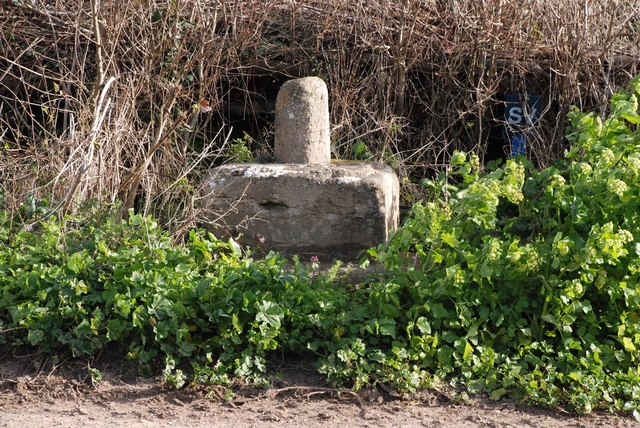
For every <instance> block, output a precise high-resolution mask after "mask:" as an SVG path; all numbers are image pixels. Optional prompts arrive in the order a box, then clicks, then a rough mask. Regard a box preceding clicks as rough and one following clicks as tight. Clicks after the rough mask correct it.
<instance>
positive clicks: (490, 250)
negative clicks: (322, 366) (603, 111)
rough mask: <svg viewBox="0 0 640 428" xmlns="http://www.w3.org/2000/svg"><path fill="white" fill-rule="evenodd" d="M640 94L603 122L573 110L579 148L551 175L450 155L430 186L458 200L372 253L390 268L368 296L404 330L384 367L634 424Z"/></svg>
mask: <svg viewBox="0 0 640 428" xmlns="http://www.w3.org/2000/svg"><path fill="white" fill-rule="evenodd" d="M639 97H640V78H636V79H635V80H634V81H633V82H632V85H631V90H630V91H629V92H627V93H620V94H617V95H615V96H614V97H613V99H612V102H611V114H610V116H609V117H608V118H606V119H604V120H602V119H601V118H599V117H597V116H596V115H594V114H585V113H581V112H579V111H578V110H574V111H572V112H571V113H570V115H569V120H570V125H571V126H570V130H569V132H568V134H567V139H568V140H569V142H570V143H571V147H572V148H571V149H570V150H569V151H568V152H567V153H566V156H565V158H564V159H562V160H560V161H559V162H557V163H556V164H555V165H554V166H552V167H549V168H546V169H544V170H535V169H533V168H532V167H531V165H530V164H529V163H528V162H527V161H526V160H524V159H510V160H508V161H507V162H506V165H505V166H504V167H502V168H495V169H494V170H493V171H491V172H488V173H486V174H483V175H479V174H478V173H477V166H474V164H477V161H475V160H474V159H473V156H472V157H471V159H467V156H466V155H464V154H463V153H455V154H454V155H453V157H452V170H451V172H450V174H449V175H447V176H444V177H441V179H440V182H436V183H430V185H431V187H433V188H438V189H440V188H442V189H445V190H446V191H447V193H450V196H449V197H448V198H440V199H437V200H435V201H433V202H428V203H421V204H418V205H416V206H415V207H414V208H413V210H412V213H411V216H410V218H409V219H408V220H407V222H406V223H405V224H404V225H403V227H402V228H401V229H400V230H399V231H398V233H397V234H396V236H395V237H394V238H393V239H392V240H391V242H390V244H389V245H387V246H382V247H380V248H378V249H377V250H375V251H374V250H372V251H371V254H372V255H373V256H374V257H375V259H377V260H378V261H380V262H382V263H384V264H385V266H386V274H385V277H384V280H383V281H381V282H380V283H378V284H374V285H372V297H374V298H375V299H376V301H377V302H378V303H377V304H383V303H386V304H391V306H392V307H393V310H390V311H389V312H388V318H389V319H390V320H392V321H393V322H394V323H395V324H396V325H397V326H400V325H402V326H403V328H402V329H400V328H398V329H397V334H396V336H397V337H395V338H394V339H395V340H394V342H393V343H394V348H392V349H391V351H392V352H388V351H387V352H386V354H385V355H386V357H385V363H386V360H387V359H388V360H396V359H397V358H396V357H395V355H397V354H398V352H394V349H396V348H400V349H403V350H404V351H405V352H404V353H403V358H402V360H403V361H406V360H410V361H412V364H413V365H412V367H411V368H412V370H413V371H415V372H422V371H426V372H428V373H431V374H435V375H436V377H437V378H438V379H440V380H450V381H451V382H452V383H454V384H463V385H465V386H466V387H467V388H468V390H470V391H471V392H487V393H490V394H491V396H492V397H494V398H497V397H500V396H502V395H504V394H509V395H516V396H520V397H522V398H523V399H525V400H530V401H533V402H538V403H543V404H546V405H551V406H554V405H558V404H562V403H568V404H569V405H570V406H572V407H573V408H574V409H576V410H579V411H584V412H588V411H590V410H591V409H593V408H595V407H607V408H613V409H623V410H628V411H634V412H635V415H636V417H638V413H637V412H638V411H637V409H638V407H639V406H640V285H639V273H640V209H639V208H640V207H639V205H640V130H639V129H638V124H640V115H639V114H638V99H639ZM452 182H457V183H458V184H457V185H456V186H455V187H454V186H453V185H451V183H452ZM379 302H383V303H379ZM373 359H378V357H377V356H374V357H373Z"/></svg>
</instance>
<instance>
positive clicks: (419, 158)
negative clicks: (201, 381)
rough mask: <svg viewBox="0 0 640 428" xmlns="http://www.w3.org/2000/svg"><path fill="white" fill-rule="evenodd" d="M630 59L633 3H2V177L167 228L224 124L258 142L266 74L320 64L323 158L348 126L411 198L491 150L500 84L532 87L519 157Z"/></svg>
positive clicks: (549, 138)
mask: <svg viewBox="0 0 640 428" xmlns="http://www.w3.org/2000/svg"><path fill="white" fill-rule="evenodd" d="M639 66H640V4H638V2H637V1H635V0H584V1H565V0H562V1H561V0H552V1H546V0H521V1H511V0H483V1H478V0H444V1H442V0H440V1H436V0H432V1H428V0H393V1H392V0H326V1H301V0H289V1H286V2H283V1H280V0H235V1H232V0H217V1H216V0H174V1H154V0H145V1H141V0H130V1H125V2H121V1H115V0H92V1H90V2H86V1H80V0H39V1H28V0H0V143H1V144H0V192H2V194H3V195H4V205H5V206H6V207H7V208H8V209H10V210H12V211H14V212H19V210H18V208H19V206H20V205H21V204H23V203H24V202H25V200H26V199H27V197H28V196H29V195H31V196H32V197H33V198H35V199H37V200H44V199H46V200H48V201H49V207H55V208H57V209H59V210H65V211H67V212H74V211H75V210H77V209H78V207H79V206H81V205H82V203H84V202H86V201H97V202H99V203H109V204H115V203H116V201H121V202H122V203H123V205H124V208H125V209H126V208H128V207H134V206H135V207H136V208H137V209H139V210H144V211H146V212H148V213H152V214H155V215H158V216H160V218H161V219H162V220H163V222H164V224H165V225H168V226H170V228H171V229H172V230H173V231H174V232H180V231H181V230H185V229H186V228H189V227H191V226H193V225H195V224H197V223H198V221H199V220H200V219H201V217H202V212H201V207H200V205H199V197H200V179H201V177H202V176H203V174H202V171H203V169H206V168H208V167H209V166H210V165H212V164H217V163H220V162H222V161H224V153H225V150H226V146H227V143H228V141H229V139H230V137H231V138H233V137H235V136H239V135H241V134H242V133H243V132H246V133H247V134H248V135H249V136H250V137H251V139H250V142H251V148H252V150H253V151H254V152H255V153H256V154H268V153H269V151H270V150H271V145H270V144H271V140H272V136H273V129H272V126H273V114H272V110H273V105H274V102H275V96H276V94H277V90H278V87H279V86H280V85H281V84H282V83H283V82H284V81H286V80H287V79H289V78H293V77H300V76H304V75H317V76H320V77H322V78H323V79H324V80H325V81H326V82H327V84H328V86H329V91H330V106H331V115H332V124H333V129H332V141H333V142H334V145H333V150H334V155H335V156H337V157H349V156H351V151H352V148H353V145H354V144H355V143H356V142H358V141H359V140H362V141H364V142H365V143H366V145H367V147H368V149H369V151H370V152H371V155H372V156H373V158H375V159H379V160H382V161H385V162H389V163H392V164H393V165H394V166H395V167H396V168H397V169H398V172H399V174H400V175H401V176H402V177H403V178H406V179H407V180H404V183H405V186H406V187H405V189H404V193H405V195H410V194H411V193H412V192H416V195H414V196H419V191H418V189H417V187H416V186H412V185H411V181H412V179H415V178H418V177H420V176H423V175H425V174H431V173H433V172H434V171H438V170H439V169H441V168H442V167H443V166H444V165H445V164H446V163H447V161H448V156H449V155H450V153H451V151H452V150H453V149H464V150H473V151H475V152H476V153H478V154H479V155H480V157H481V159H483V160H488V159H491V158H495V157H499V156H503V155H504V154H506V150H505V147H504V146H505V144H506V140H505V139H504V138H503V136H502V135H501V132H502V130H503V127H504V119H503V116H504V114H503V110H504V96H505V94H507V93H518V92H528V93H535V94H537V95H540V96H542V99H543V105H544V111H543V112H542V115H541V117H540V121H539V123H538V124H537V126H535V127H532V128H531V129H529V130H527V133H528V136H527V137H528V151H529V152H528V156H529V157H530V158H531V159H533V160H534V161H535V162H536V163H537V164H539V165H547V164H548V163H549V162H551V161H552V160H553V159H555V158H556V157H557V156H558V155H559V154H561V153H562V151H563V150H564V142H563V135H564V126H565V119H564V118H565V115H566V113H567V111H568V109H569V108H570V106H571V105H577V106H578V107H580V108H581V109H596V110H604V109H606V106H607V99H608V98H609V96H610V95H611V94H612V93H613V92H615V91H616V90H618V89H620V88H621V87H623V86H624V85H626V83H627V82H628V81H629V80H630V78H631V77H632V76H633V75H634V74H637V73H638V67H639ZM23 213H24V209H23ZM25 221H26V219H25Z"/></svg>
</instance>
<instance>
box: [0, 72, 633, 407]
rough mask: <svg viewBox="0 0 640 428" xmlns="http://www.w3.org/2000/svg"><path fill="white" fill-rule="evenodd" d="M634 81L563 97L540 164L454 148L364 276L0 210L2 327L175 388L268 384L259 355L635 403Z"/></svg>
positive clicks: (143, 223)
mask: <svg viewBox="0 0 640 428" xmlns="http://www.w3.org/2000/svg"><path fill="white" fill-rule="evenodd" d="M639 97H640V78H637V79H635V80H634V81H633V83H632V86H631V88H630V90H629V91H628V92H625V93H620V94H617V95H615V96H614V97H613V99H612V106H611V114H610V116H609V117H607V118H605V119H601V118H599V117H597V116H596V115H594V114H586V113H582V112H579V111H577V110H574V111H572V112H571V114H570V115H569V120H570V123H571V127H570V130H569V133H568V134H567V139H568V140H569V142H570V143H571V144H572V147H571V149H570V150H568V152H567V154H566V156H565V157H564V158H563V159H562V160H561V161H559V162H557V163H556V164H554V165H553V166H551V167H549V168H546V169H543V170H536V169H534V168H533V167H532V165H531V164H529V163H528V162H526V161H525V160H523V159H511V160H508V161H507V162H506V163H505V164H504V165H503V166H495V167H494V168H493V169H490V170H489V171H487V172H486V173H484V174H480V172H479V165H478V160H477V158H475V157H474V156H467V155H466V154H464V153H460V152H456V153H454V154H453V155H452V158H451V165H450V168H449V169H448V171H447V173H446V174H443V175H442V176H440V177H439V178H438V179H437V180H434V181H431V182H429V181H425V182H424V184H425V186H429V187H430V188H431V189H432V190H433V192H432V193H433V195H434V198H433V200H430V201H425V202H421V203H418V204H416V205H415V206H414V207H413V209H412V211H411V214H410V216H409V218H408V219H407V221H406V222H405V224H404V225H403V226H402V227H401V228H400V229H399V230H398V231H397V233H396V234H395V236H393V238H392V239H391V240H390V241H389V242H388V243H387V244H385V245H381V246H379V247H377V248H374V249H371V250H369V256H370V257H369V259H368V260H365V261H364V263H367V262H370V261H371V260H373V261H376V262H377V263H380V264H381V265H383V267H384V270H383V272H384V273H383V274H382V275H378V276H376V277H373V278H371V279H370V280H369V282H368V283H364V284H357V285H348V284H343V283H342V282H341V280H340V278H339V276H338V274H337V272H338V265H336V266H335V267H334V269H332V270H331V271H330V272H328V273H322V274H321V273H320V272H318V269H317V268H318V266H317V261H316V260H313V261H312V263H311V265H310V266H308V265H305V264H304V263H302V262H301V261H300V260H299V259H295V258H294V260H293V261H291V262H290V261H288V260H285V259H284V258H283V257H282V256H281V255H279V254H276V253H269V254H268V255H267V256H265V257H264V258H262V259H253V258H252V257H251V254H250V253H245V252H242V251H241V250H240V248H239V246H238V245H237V243H235V242H234V241H233V240H220V239H217V238H216V237H215V236H213V235H212V234H210V233H207V232H205V231H197V230H194V231H191V232H190V233H189V235H188V237H187V239H186V240H185V242H184V243H181V244H175V243H174V242H173V241H172V239H171V238H170V237H169V236H168V235H167V234H166V233H165V232H164V231H163V230H161V229H160V227H159V226H158V224H157V222H156V221H155V220H154V219H152V218H150V217H145V216H142V215H140V214H135V213H134V212H133V211H130V212H129V217H128V218H127V219H126V220H121V219H120V215H119V209H115V210H113V211H112V212H110V211H100V210H96V211H88V212H87V213H86V215H78V216H72V217H66V218H64V219H56V218H55V216H51V217H49V218H47V219H45V220H43V221H41V222H40V223H39V227H38V228H35V230H25V229H24V228H23V227H20V222H19V221H17V220H16V219H13V218H11V216H10V215H8V213H7V212H6V211H3V210H0V244H2V245H0V325H1V326H2V333H0V343H1V344H3V345H5V346H12V347H14V349H21V348H22V347H25V346H28V347H30V348H31V349H35V350H36V351H37V352H36V353H40V354H41V355H43V354H47V355H49V354H70V355H72V356H75V357H86V358H92V357H93V356H95V355H96V354H97V353H99V352H101V351H102V350H104V349H105V348H107V347H109V348H110V349H112V350H114V351H115V352H118V351H119V352H120V355H121V356H122V357H123V358H125V357H126V358H128V359H130V360H132V361H134V362H136V363H137V364H139V367H140V370H141V372H142V373H147V374H151V373H162V375H163V376H164V379H165V381H166V382H167V383H168V384H170V385H172V386H174V387H176V388H181V387H184V386H186V385H188V384H189V383H190V382H196V383H203V384H212V383H216V384H225V383H230V382H232V380H233V379H234V378H241V379H244V380H246V381H249V382H252V383H255V384H267V383H268V375H267V364H268V361H269V358H270V356H271V355H272V354H273V353H275V352H277V353H279V354H287V355H292V354H299V355H306V356H309V355H311V356H314V357H316V359H317V364H318V370H319V371H320V372H321V373H323V374H324V375H325V376H326V378H327V380H328V381H329V382H332V383H336V384H343V385H348V386H351V387H353V388H355V389H357V388H361V387H363V386H366V385H371V386H375V385H381V386H382V385H384V387H385V388H387V387H392V388H394V389H396V390H398V391H409V392H410V391H413V390H415V389H417V388H423V387H431V386H441V385H443V384H448V385H450V386H453V387H454V388H457V389H458V390H460V391H462V392H463V393H464V394H468V393H472V394H487V395H489V396H490V397H491V398H493V399H500V398H501V397H505V396H510V397H515V398H518V399H520V400H521V401H523V402H527V403H536V404H543V405H547V406H558V405H563V406H567V407H570V408H572V409H573V410H575V411H578V412H584V413H587V412H590V411H592V410H594V409H608V410H612V411H626V412H630V413H632V414H634V416H635V417H636V418H637V419H640V415H639V414H638V410H637V409H638V408H639V407H640V363H639V361H640V288H639V287H640V286H639V285H638V284H639V279H640V278H639V275H640V207H639V206H638V205H639V204H640V194H639V192H640V130H639V129H638V122H639V121H640V113H639V111H638V98H639ZM89 376H90V377H91V379H92V381H93V382H98V381H99V378H100V373H99V372H98V371H93V370H90V371H89Z"/></svg>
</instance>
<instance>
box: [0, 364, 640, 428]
mask: <svg viewBox="0 0 640 428" xmlns="http://www.w3.org/2000/svg"><path fill="white" fill-rule="evenodd" d="M45 366H47V369H46V370H45V369H43V370H40V371H37V370H34V369H33V361H32V358H30V357H29V356H28V355H27V356H24V357H19V358H16V357H8V356H7V354H5V355H4V356H3V357H2V358H0V426H1V427H20V428H23V427H47V428H48V427H84V426H90V427H116V426H117V427H118V428H128V427H234V428H243V427H305V428H314V427H576V428H577V427H585V428H591V427H640V424H639V423H637V422H635V421H634V420H633V419H632V418H630V417H623V416H619V415H609V414H594V415H589V416H583V417H576V416H574V415H570V414H569V413H567V412H565V411H562V409H558V410H556V411H547V410H540V409H526V408H522V407H520V406H518V405H516V404H515V403H513V402H511V401H499V402H493V401H490V400H485V399H475V400H473V401H472V402H467V403H460V402H455V401H453V400H451V399H450V398H448V397H447V396H446V394H440V393H435V392H422V393H419V394H416V395H414V396H412V397H409V398H404V399H398V398H393V397H391V396H390V395H389V392H390V391H386V392H385V391H376V390H370V391H364V392H361V393H359V394H355V393H353V392H351V391H348V390H339V389H333V388H328V387H326V385H323V383H322V379H321V378H320V377H319V376H318V375H317V374H316V373H315V372H314V371H313V370H312V369H310V368H309V365H308V364H305V363H304V362H297V363H294V364H289V365H287V366H282V367H279V368H277V370H275V371H274V373H275V374H274V377H273V381H272V385H271V387H270V388H268V389H255V388H248V387H234V388H231V389H229V388H225V387H209V388H204V387H197V388H184V389H182V390H177V391H176V390H171V389H169V388H167V387H165V386H164V385H163V384H162V383H161V382H160V381H159V380H158V379H145V378H140V377H137V376H136V375H135V374H134V372H135V371H134V370H132V369H130V368H127V367H126V366H122V364H121V363H118V362H111V363H108V364H103V365H102V366H101V367H100V368H101V372H102V374H103V379H102V380H101V381H100V382H98V383H96V384H93V383H92V381H91V378H90V377H89V376H88V374H87V366H86V362H85V363H77V362H75V363H64V364H58V365H53V364H44V365H43V367H45Z"/></svg>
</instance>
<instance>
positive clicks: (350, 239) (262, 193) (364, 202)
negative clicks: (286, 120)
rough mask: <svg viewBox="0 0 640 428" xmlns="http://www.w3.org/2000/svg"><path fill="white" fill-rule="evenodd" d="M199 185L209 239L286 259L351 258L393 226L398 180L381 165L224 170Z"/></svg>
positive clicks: (386, 234) (251, 166)
mask: <svg viewBox="0 0 640 428" xmlns="http://www.w3.org/2000/svg"><path fill="white" fill-rule="evenodd" d="M207 187H208V193H207V196H206V197H205V200H204V204H205V207H207V209H208V212H209V219H210V220H211V222H212V225H211V229H212V231H213V232H214V234H216V236H218V237H220V238H224V237H225V236H226V235H227V234H229V233H231V234H233V235H236V236H237V235H238V234H241V235H242V236H241V237H240V238H239V242H240V243H242V244H246V245H251V246H254V247H255V246H258V247H262V248H265V249H273V250H276V251H281V252H283V253H286V254H299V255H309V256H311V255H316V256H318V257H320V258H321V259H331V258H343V259H345V258H346V259H349V258H354V257H356V256H357V255H358V254H359V252H361V251H362V250H364V249H367V248H369V247H372V246H375V245H377V244H380V243H382V242H385V241H386V240H387V239H388V238H389V235H390V234H391V233H392V232H393V231H394V230H395V229H396V228H397V226H398V216H399V207H398V205H399V185H398V179H397V177H396V175H395V174H394V173H393V171H392V170H391V168H389V167H388V166H386V165H383V164H376V163H351V162H349V163H335V164H327V165H294V164H232V165H224V166H222V167H219V168H216V169H214V170H213V171H212V172H211V176H210V178H209V181H208V183H207ZM213 223H215V224H213Z"/></svg>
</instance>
